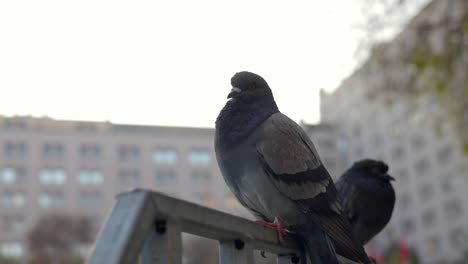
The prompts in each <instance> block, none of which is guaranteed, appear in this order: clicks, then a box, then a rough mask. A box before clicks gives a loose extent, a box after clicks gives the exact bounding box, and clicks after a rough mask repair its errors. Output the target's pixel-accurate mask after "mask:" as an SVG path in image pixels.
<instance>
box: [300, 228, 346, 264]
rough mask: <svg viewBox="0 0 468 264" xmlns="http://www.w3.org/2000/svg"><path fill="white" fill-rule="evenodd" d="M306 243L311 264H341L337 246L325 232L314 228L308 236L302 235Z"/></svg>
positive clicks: (306, 250)
mask: <svg viewBox="0 0 468 264" xmlns="http://www.w3.org/2000/svg"><path fill="white" fill-rule="evenodd" d="M300 236H301V238H302V240H303V241H304V247H305V252H306V255H307V257H308V258H309V260H310V262H311V263H314V264H339V263H340V262H338V259H337V256H336V251H335V246H334V245H333V242H332V241H331V240H330V238H328V236H327V235H326V234H325V232H324V231H323V230H322V229H321V228H319V227H314V228H312V230H311V231H309V232H307V233H306V235H304V234H300Z"/></svg>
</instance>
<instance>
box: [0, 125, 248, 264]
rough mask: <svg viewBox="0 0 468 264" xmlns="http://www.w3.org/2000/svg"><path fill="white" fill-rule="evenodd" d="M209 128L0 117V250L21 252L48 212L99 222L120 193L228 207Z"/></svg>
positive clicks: (234, 207)
mask: <svg viewBox="0 0 468 264" xmlns="http://www.w3.org/2000/svg"><path fill="white" fill-rule="evenodd" d="M213 134H214V130H213V129H208V128H206V129H205V128H183V127H157V126H133V125H118V124H111V123H106V122H102V123H100V122H94V123H93V122H74V121H57V120H53V119H49V118H28V117H14V118H4V117H2V118H0V150H1V151H0V253H1V254H2V255H6V256H13V257H21V256H22V255H24V254H25V253H26V252H27V245H26V244H25V242H26V241H25V235H26V234H27V232H28V231H29V230H30V229H31V227H32V226H33V225H34V224H35V223H36V221H37V220H38V218H39V217H40V216H42V215H45V214H49V213H57V212H60V213H68V214H72V215H85V216H88V217H90V218H91V219H92V221H93V223H94V224H95V226H96V228H99V226H100V225H101V223H102V221H103V220H104V219H105V217H106V215H107V214H108V213H109V211H110V210H111V208H112V206H113V204H114V197H115V195H116V194H117V193H119V192H123V191H129V190H131V189H133V188H137V187H139V188H148V189H154V190H158V191H161V192H164V193H167V194H169V195H173V196H175V197H178V198H181V199H185V200H189V201H193V202H196V203H201V204H204V205H206V206H210V207H214V208H217V209H221V210H227V211H230V212H234V213H235V212H237V211H238V212H239V213H242V212H243V211H242V210H243V209H241V208H240V207H239V204H238V203H237V201H236V200H235V198H234V197H233V196H232V195H231V193H230V191H229V190H228V189H227V187H226V185H225V183H224V181H223V179H222V177H221V176H220V172H219V170H218V166H217V164H216V160H215V156H214V151H213Z"/></svg>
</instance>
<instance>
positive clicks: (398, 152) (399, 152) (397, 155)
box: [392, 146, 405, 160]
mask: <svg viewBox="0 0 468 264" xmlns="http://www.w3.org/2000/svg"><path fill="white" fill-rule="evenodd" d="M404 156H405V151H404V149H403V147H402V146H396V147H395V148H393V149H392V158H393V159H394V160H401V159H402V158H403V157H404Z"/></svg>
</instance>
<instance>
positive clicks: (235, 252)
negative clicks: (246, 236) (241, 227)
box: [219, 239, 253, 264]
mask: <svg viewBox="0 0 468 264" xmlns="http://www.w3.org/2000/svg"><path fill="white" fill-rule="evenodd" d="M219 263H222V264H253V248H252V247H251V246H250V245H249V244H248V243H245V242H244V241H242V240H239V239H238V240H228V241H220V243H219Z"/></svg>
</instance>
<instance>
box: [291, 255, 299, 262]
mask: <svg viewBox="0 0 468 264" xmlns="http://www.w3.org/2000/svg"><path fill="white" fill-rule="evenodd" d="M299 260H300V259H299V257H298V256H296V255H293V256H292V258H291V262H292V263H299Z"/></svg>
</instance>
